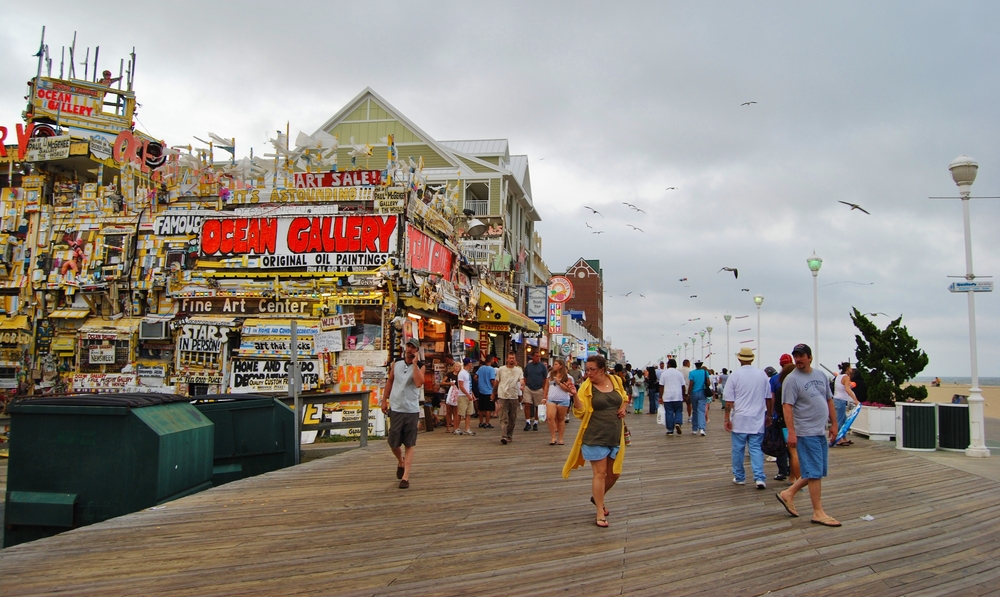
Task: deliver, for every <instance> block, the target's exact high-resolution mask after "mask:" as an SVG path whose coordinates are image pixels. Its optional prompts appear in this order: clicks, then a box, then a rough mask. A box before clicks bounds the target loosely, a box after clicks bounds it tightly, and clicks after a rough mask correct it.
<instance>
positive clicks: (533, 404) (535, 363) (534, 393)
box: [521, 348, 549, 431]
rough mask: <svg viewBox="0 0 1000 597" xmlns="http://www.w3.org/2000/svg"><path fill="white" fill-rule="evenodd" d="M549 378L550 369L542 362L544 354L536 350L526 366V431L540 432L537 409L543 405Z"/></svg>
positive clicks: (524, 397) (523, 398)
mask: <svg viewBox="0 0 1000 597" xmlns="http://www.w3.org/2000/svg"><path fill="white" fill-rule="evenodd" d="M548 376H549V368H548V366H546V365H545V363H543V362H542V354H541V352H540V351H539V350H538V349H537V348H536V349H535V350H534V351H533V352H532V353H531V360H530V361H528V363H527V364H526V365H525V366H524V396H522V398H521V401H522V402H523V404H524V430H525V431H531V430H532V429H534V430H535V431H538V418H537V416H538V415H537V409H538V408H539V407H540V406H541V404H542V397H543V396H544V395H545V380H546V378H547V377H548Z"/></svg>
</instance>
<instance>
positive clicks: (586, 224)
mask: <svg viewBox="0 0 1000 597" xmlns="http://www.w3.org/2000/svg"><path fill="white" fill-rule="evenodd" d="M584 225H585V226H586V227H587V228H590V229H591V230H593V229H594V227H593V226H591V225H590V224H588V223H587V222H584Z"/></svg>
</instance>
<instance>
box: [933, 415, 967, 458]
mask: <svg viewBox="0 0 1000 597" xmlns="http://www.w3.org/2000/svg"><path fill="white" fill-rule="evenodd" d="M971 443H972V438H971V437H970V436H969V405H968V403H966V404H961V403H952V404H938V447H939V448H941V449H942V450H953V451H957V452H964V451H965V449H966V448H968V447H969V444H971Z"/></svg>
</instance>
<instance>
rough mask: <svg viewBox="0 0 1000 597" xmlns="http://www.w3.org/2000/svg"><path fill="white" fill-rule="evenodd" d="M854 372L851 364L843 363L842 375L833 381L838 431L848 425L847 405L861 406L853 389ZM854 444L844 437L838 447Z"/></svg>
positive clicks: (841, 365) (834, 407)
mask: <svg viewBox="0 0 1000 597" xmlns="http://www.w3.org/2000/svg"><path fill="white" fill-rule="evenodd" d="M852 371H853V369H852V368H851V364H850V363H841V364H840V375H838V376H837V379H835V380H834V381H833V409H834V410H835V411H837V429H843V428H844V425H845V424H846V423H847V403H848V402H854V405H855V406H857V405H858V404H860V403H859V402H858V397H857V396H855V395H854V389H853V388H851V372H852ZM853 443H854V442H852V441H851V440H849V439H847V437H844V438H843V439H842V440H840V441H839V442H837V445H838V446H850V445H851V444H853Z"/></svg>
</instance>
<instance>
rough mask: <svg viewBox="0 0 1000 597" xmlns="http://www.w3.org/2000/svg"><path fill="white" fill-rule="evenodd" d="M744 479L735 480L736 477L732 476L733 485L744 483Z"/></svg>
mask: <svg viewBox="0 0 1000 597" xmlns="http://www.w3.org/2000/svg"><path fill="white" fill-rule="evenodd" d="M746 484H747V482H746V481H737V480H736V477H733V485H746Z"/></svg>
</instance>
